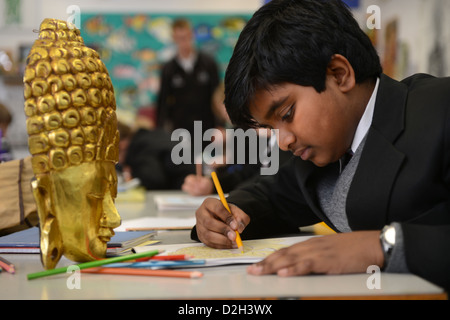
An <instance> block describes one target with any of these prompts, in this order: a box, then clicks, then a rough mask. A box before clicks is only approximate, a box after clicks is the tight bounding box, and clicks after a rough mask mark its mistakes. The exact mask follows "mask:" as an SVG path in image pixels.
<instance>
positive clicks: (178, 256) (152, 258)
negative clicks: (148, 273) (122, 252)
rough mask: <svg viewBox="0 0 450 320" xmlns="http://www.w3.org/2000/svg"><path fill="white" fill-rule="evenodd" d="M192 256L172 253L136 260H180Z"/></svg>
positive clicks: (137, 260)
mask: <svg viewBox="0 0 450 320" xmlns="http://www.w3.org/2000/svg"><path fill="white" fill-rule="evenodd" d="M192 258H193V257H192V256H188V255H185V254H178V255H171V256H153V257H148V258H140V259H136V262H142V261H148V260H161V261H178V260H189V259H192Z"/></svg>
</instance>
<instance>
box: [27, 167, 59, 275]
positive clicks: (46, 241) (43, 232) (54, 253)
mask: <svg viewBox="0 0 450 320" xmlns="http://www.w3.org/2000/svg"><path fill="white" fill-rule="evenodd" d="M31 186H32V189H33V195H34V199H35V201H36V205H37V212H38V216H39V230H40V248H41V261H42V265H43V266H44V268H45V269H54V268H55V267H56V265H57V264H58V262H59V260H60V259H61V256H62V254H63V243H62V237H61V232H60V230H59V225H58V221H57V219H56V217H55V216H54V213H53V210H52V204H51V198H50V195H51V191H50V190H49V189H50V184H49V179H48V176H45V177H41V178H38V179H36V180H33V181H32V183H31Z"/></svg>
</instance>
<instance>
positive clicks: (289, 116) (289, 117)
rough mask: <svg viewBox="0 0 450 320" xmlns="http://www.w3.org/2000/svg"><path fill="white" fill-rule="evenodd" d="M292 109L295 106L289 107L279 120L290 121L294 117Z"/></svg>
mask: <svg viewBox="0 0 450 320" xmlns="http://www.w3.org/2000/svg"><path fill="white" fill-rule="evenodd" d="M294 107H295V105H292V106H291V107H289V109H288V111H287V112H286V114H285V115H284V116H283V117H282V118H281V120H283V121H286V120H290V119H292V116H293V115H294Z"/></svg>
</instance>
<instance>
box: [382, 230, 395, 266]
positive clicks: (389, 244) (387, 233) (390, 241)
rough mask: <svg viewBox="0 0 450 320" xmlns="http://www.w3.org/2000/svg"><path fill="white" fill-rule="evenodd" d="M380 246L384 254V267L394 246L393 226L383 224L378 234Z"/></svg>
mask: <svg viewBox="0 0 450 320" xmlns="http://www.w3.org/2000/svg"><path fill="white" fill-rule="evenodd" d="M380 241H381V248H382V249H383V254H384V266H383V268H385V267H386V266H387V265H388V263H389V259H390V258H391V254H392V250H393V249H394V246H395V227H394V226H385V227H384V228H383V230H382V231H381V235H380Z"/></svg>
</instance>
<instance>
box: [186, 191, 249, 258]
mask: <svg viewBox="0 0 450 320" xmlns="http://www.w3.org/2000/svg"><path fill="white" fill-rule="evenodd" d="M229 206H230V210H231V213H232V214H233V215H230V213H229V212H228V211H227V209H225V207H224V206H223V204H222V202H220V200H218V199H213V198H208V199H206V200H205V201H204V202H203V203H202V205H201V206H200V207H199V208H198V209H197V211H196V213H195V216H196V219H197V224H196V228H197V235H198V238H199V239H200V241H201V242H203V243H204V244H205V245H207V246H208V247H212V248H217V249H230V248H237V245H236V232H235V230H237V231H238V232H239V233H242V231H244V229H245V227H246V226H247V225H248V224H249V223H250V217H249V216H248V215H247V214H245V213H244V212H243V211H242V210H241V209H239V208H238V207H236V206H233V205H232V204H229Z"/></svg>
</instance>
